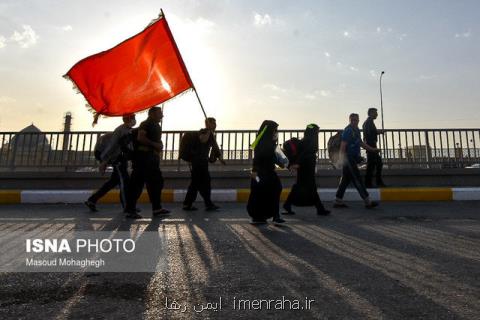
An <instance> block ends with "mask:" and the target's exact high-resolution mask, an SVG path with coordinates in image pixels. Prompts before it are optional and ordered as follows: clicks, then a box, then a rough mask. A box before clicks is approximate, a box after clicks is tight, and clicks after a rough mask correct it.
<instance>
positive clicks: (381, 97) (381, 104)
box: [380, 71, 385, 130]
mask: <svg viewBox="0 0 480 320" xmlns="http://www.w3.org/2000/svg"><path fill="white" fill-rule="evenodd" d="M384 73H385V71H382V73H381V74H380V112H381V113H382V130H383V129H385V126H384V123H383V94H382V77H383V74H384Z"/></svg>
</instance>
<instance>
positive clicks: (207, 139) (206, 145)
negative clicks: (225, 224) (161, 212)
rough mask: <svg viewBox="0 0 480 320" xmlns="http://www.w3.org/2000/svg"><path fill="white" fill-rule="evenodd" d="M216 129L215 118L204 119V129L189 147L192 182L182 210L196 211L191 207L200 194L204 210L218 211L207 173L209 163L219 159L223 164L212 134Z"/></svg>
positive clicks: (223, 162)
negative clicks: (190, 148)
mask: <svg viewBox="0 0 480 320" xmlns="http://www.w3.org/2000/svg"><path fill="white" fill-rule="evenodd" d="M216 128H217V122H216V120H215V118H206V119H205V128H204V129H201V130H200V132H199V133H198V137H196V139H195V140H196V141H195V143H193V145H192V146H191V147H192V149H193V150H191V151H190V152H191V154H192V159H191V165H190V170H191V177H192V180H191V182H190V185H189V186H188V190H187V194H186V195H185V200H184V201H183V210H186V211H194V210H197V208H196V207H194V206H193V203H194V202H195V199H196V198H197V193H200V195H201V196H202V198H203V201H204V203H205V210H207V211H214V210H218V209H219V207H218V206H217V205H215V204H214V203H213V202H212V199H211V193H212V187H211V178H210V173H209V171H208V163H209V162H211V163H213V162H215V161H216V160H217V159H219V160H220V162H221V163H222V164H225V161H223V157H222V153H221V152H220V149H219V147H218V144H217V142H216V141H215V135H214V133H215V129H216Z"/></svg>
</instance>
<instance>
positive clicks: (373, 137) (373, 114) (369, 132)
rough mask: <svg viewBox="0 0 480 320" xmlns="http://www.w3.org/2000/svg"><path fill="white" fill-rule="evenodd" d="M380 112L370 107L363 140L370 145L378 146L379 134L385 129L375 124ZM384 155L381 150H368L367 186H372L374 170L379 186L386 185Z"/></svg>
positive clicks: (364, 126)
mask: <svg viewBox="0 0 480 320" xmlns="http://www.w3.org/2000/svg"><path fill="white" fill-rule="evenodd" d="M377 117H378V112H377V109H376V108H370V109H368V118H367V120H365V122H364V123H363V126H362V128H363V142H365V143H366V144H368V145H369V146H371V147H373V148H376V147H377V142H378V135H379V134H383V130H378V129H377V127H376V126H375V123H374V120H375V119H377ZM382 167H383V162H382V157H381V156H380V153H379V152H371V151H368V150H367V172H366V174H365V186H366V187H367V188H372V187H373V185H372V177H373V171H375V178H376V183H377V187H386V185H385V183H383V180H382Z"/></svg>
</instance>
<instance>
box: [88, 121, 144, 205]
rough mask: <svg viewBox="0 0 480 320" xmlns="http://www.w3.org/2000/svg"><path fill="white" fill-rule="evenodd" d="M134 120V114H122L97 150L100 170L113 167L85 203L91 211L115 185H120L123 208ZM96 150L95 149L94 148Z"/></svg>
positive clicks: (126, 190)
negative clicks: (103, 181) (108, 175)
mask: <svg viewBox="0 0 480 320" xmlns="http://www.w3.org/2000/svg"><path fill="white" fill-rule="evenodd" d="M135 124H136V120H135V115H134V114H129V115H124V116H123V124H121V125H120V126H118V127H117V128H116V129H115V130H114V131H113V133H112V134H111V136H110V140H109V141H108V144H106V146H105V149H104V150H98V151H99V158H100V166H99V169H100V172H101V173H102V174H104V173H105V170H106V168H107V166H108V165H111V166H112V167H113V171H112V174H111V176H110V179H108V181H107V182H105V183H104V184H103V186H102V187H101V188H100V189H98V190H97V191H96V192H95V193H94V194H92V195H91V196H90V197H89V198H88V200H87V201H85V205H86V206H87V207H88V208H89V209H90V211H92V212H96V211H98V210H97V206H96V204H97V202H98V200H100V198H102V197H103V196H104V195H106V194H107V193H108V192H109V191H110V190H112V189H113V188H115V187H116V186H117V185H118V186H119V187H120V202H121V203H122V207H123V208H124V209H125V207H126V205H127V195H128V194H129V180H130V177H129V175H128V171H127V168H128V154H130V153H132V152H133V145H132V141H131V139H130V134H131V131H132V128H133V127H134V126H135ZM96 151H97V150H96Z"/></svg>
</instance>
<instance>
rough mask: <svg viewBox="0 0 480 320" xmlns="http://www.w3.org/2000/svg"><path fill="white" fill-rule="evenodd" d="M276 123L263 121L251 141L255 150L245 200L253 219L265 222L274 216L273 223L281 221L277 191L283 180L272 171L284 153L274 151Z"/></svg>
mask: <svg viewBox="0 0 480 320" xmlns="http://www.w3.org/2000/svg"><path fill="white" fill-rule="evenodd" d="M277 128H278V124H277V123H276V122H274V121H271V120H265V121H263V123H262V125H261V126H260V129H259V130H258V133H257V138H256V139H255V142H254V143H253V145H252V148H253V150H254V156H253V168H252V173H251V182H250V196H249V198H248V203H247V211H248V214H249V215H250V216H251V217H252V223H256V224H257V223H258V224H260V223H266V222H267V219H269V218H273V221H274V222H276V223H283V222H285V220H283V219H282V218H280V194H281V192H282V183H281V182H280V179H279V178H278V176H277V174H276V172H275V165H276V164H279V165H280V166H285V165H286V164H287V163H288V161H287V163H285V162H283V161H285V160H286V158H285V156H284V155H283V159H280V158H279V156H278V155H277V152H278V151H276V150H279V149H278V148H277V141H278V133H277Z"/></svg>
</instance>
